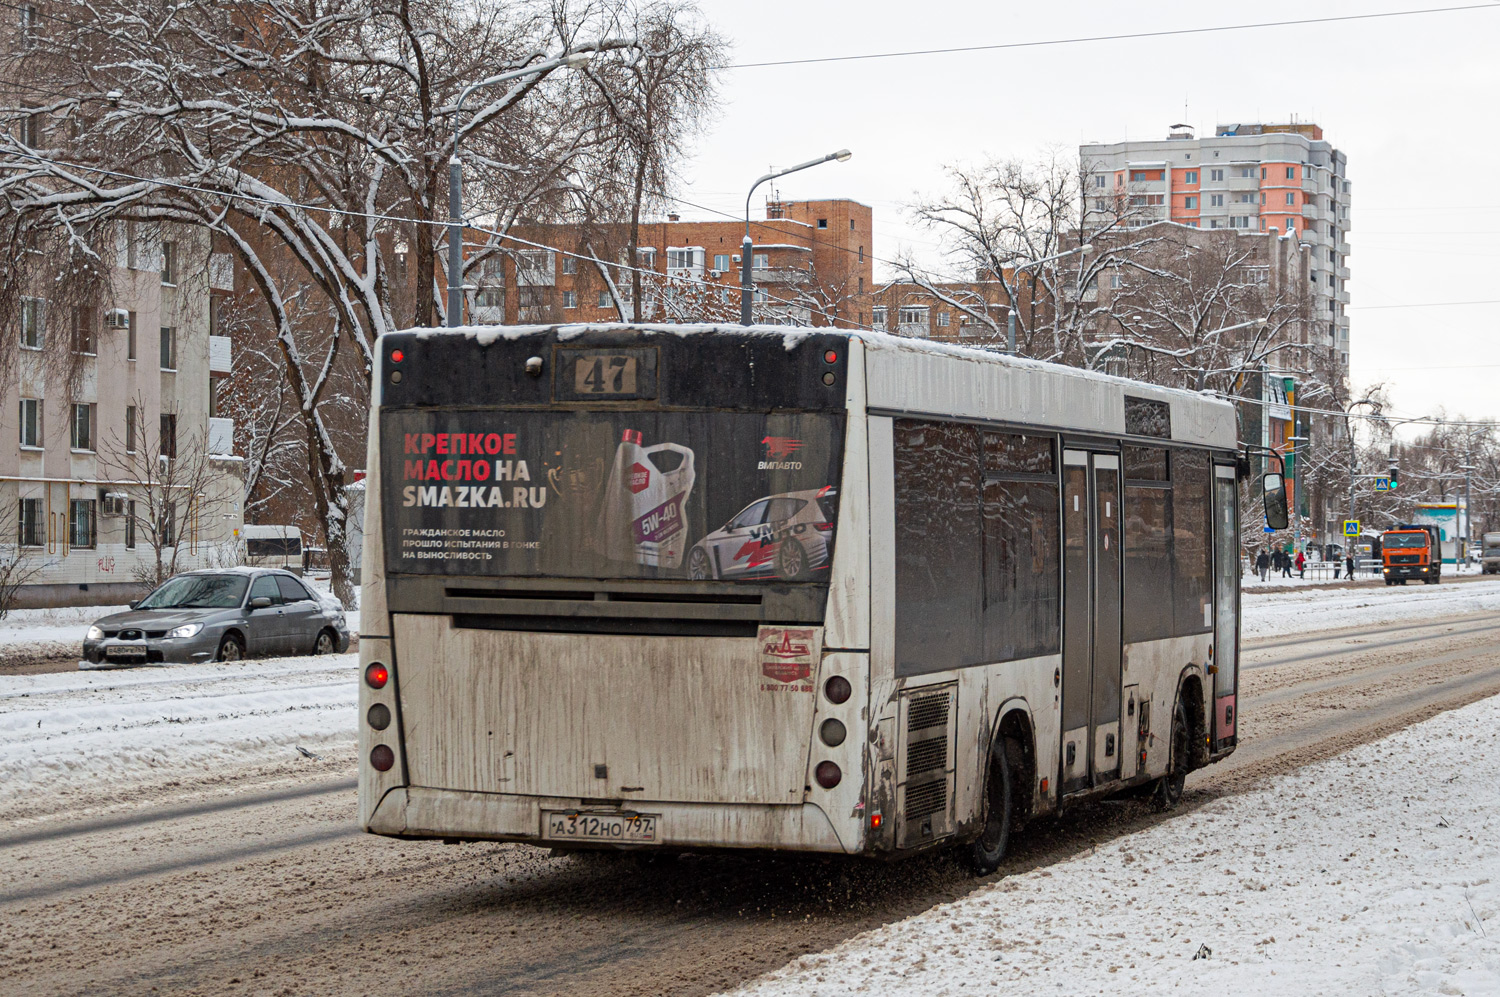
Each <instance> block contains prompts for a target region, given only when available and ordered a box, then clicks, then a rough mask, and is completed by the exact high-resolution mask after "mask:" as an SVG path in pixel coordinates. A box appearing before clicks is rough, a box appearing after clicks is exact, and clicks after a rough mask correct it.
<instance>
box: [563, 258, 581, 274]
mask: <svg viewBox="0 0 1500 997" xmlns="http://www.w3.org/2000/svg"><path fill="white" fill-rule="evenodd" d="M562 270H563V273H577V272H578V261H577V260H576V259H574V258H573V257H571V256H564V257H563V262H562Z"/></svg>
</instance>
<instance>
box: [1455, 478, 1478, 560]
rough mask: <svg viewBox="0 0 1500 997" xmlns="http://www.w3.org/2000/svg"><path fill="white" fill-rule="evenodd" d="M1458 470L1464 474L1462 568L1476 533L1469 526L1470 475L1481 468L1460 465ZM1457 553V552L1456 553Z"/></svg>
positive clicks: (1467, 558)
mask: <svg viewBox="0 0 1500 997" xmlns="http://www.w3.org/2000/svg"><path fill="white" fill-rule="evenodd" d="M1458 469H1459V470H1460V471H1462V472H1464V537H1463V539H1464V550H1463V558H1462V560H1461V561H1460V562H1459V565H1458V566H1462V565H1463V564H1466V563H1467V562H1468V560H1469V544H1470V543H1472V542H1473V540H1474V533H1473V531H1472V529H1471V528H1470V526H1469V475H1470V474H1471V473H1472V472H1474V471H1477V470H1478V469H1479V468H1478V465H1475V464H1460V465H1459V466H1458ZM1455 553H1457V552H1456V551H1455Z"/></svg>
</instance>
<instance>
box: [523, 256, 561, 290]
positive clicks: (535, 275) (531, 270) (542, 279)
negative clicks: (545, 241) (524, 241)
mask: <svg viewBox="0 0 1500 997" xmlns="http://www.w3.org/2000/svg"><path fill="white" fill-rule="evenodd" d="M515 258H516V284H517V285H518V286H520V287H553V286H555V285H556V284H557V263H556V260H555V259H554V258H553V253H552V251H551V250H547V249H523V250H519V251H517V252H516V254H515Z"/></svg>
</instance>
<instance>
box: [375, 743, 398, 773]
mask: <svg viewBox="0 0 1500 997" xmlns="http://www.w3.org/2000/svg"><path fill="white" fill-rule="evenodd" d="M370 764H371V765H373V766H374V767H375V771H376V772H389V771H390V770H391V766H392V765H395V764H396V753H395V752H394V751H392V750H391V747H390V745H388V744H377V745H375V747H373V748H371V749H370Z"/></svg>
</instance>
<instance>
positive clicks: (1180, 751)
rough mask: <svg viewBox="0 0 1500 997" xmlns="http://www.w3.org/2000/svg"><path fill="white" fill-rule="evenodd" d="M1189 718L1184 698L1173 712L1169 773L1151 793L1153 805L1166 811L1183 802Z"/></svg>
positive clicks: (1158, 782)
mask: <svg viewBox="0 0 1500 997" xmlns="http://www.w3.org/2000/svg"><path fill="white" fill-rule="evenodd" d="M1188 750H1189V745H1188V720H1187V709H1186V708H1185V707H1184V706H1183V705H1182V700H1180V699H1179V700H1178V701H1177V709H1176V710H1174V711H1173V713H1172V753H1171V757H1169V758H1168V759H1167V774H1166V775H1164V776H1162V777H1161V778H1160V779H1158V780H1156V789H1155V790H1153V791H1152V793H1151V805H1152V806H1153V807H1155V808H1156V809H1157V810H1159V811H1162V812H1166V811H1168V810H1175V809H1176V808H1177V804H1179V803H1181V802H1182V787H1183V785H1184V783H1185V782H1186V781H1187V772H1188Z"/></svg>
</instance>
